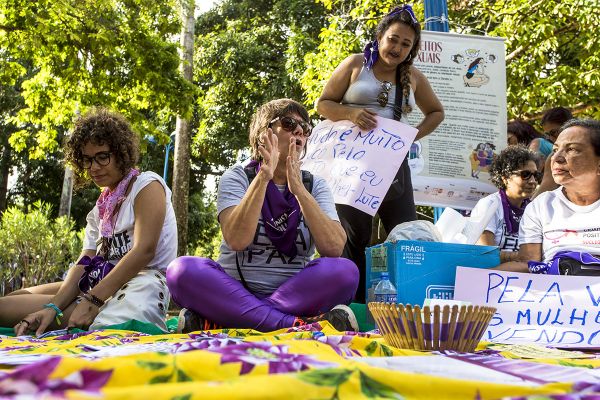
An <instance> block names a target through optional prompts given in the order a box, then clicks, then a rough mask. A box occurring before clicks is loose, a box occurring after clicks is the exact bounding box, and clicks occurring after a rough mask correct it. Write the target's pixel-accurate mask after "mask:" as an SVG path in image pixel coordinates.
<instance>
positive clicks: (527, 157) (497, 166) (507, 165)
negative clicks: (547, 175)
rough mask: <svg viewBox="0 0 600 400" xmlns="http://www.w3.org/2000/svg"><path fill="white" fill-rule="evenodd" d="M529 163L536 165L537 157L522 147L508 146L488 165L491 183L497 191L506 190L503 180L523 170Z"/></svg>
mask: <svg viewBox="0 0 600 400" xmlns="http://www.w3.org/2000/svg"><path fill="white" fill-rule="evenodd" d="M529 161H533V162H534V163H537V156H536V155H535V153H534V152H533V151H531V150H529V149H528V148H526V147H524V146H508V147H507V148H506V149H504V150H502V151H501V152H500V154H498V155H496V156H494V158H493V160H492V165H490V178H491V180H492V183H493V184H494V185H495V186H496V187H497V188H498V189H502V190H504V189H506V183H504V179H508V178H509V177H510V176H511V174H512V173H513V172H515V171H518V170H519V169H521V168H523V167H524V166H525V164H527V163H528V162H529ZM536 165H537V164H536Z"/></svg>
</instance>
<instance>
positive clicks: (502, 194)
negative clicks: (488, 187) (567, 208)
mask: <svg viewBox="0 0 600 400" xmlns="http://www.w3.org/2000/svg"><path fill="white" fill-rule="evenodd" d="M490 177H491V180H492V182H493V183H494V185H496V187H497V188H498V189H499V191H498V192H496V193H492V194H490V195H489V196H487V197H484V198H483V199H481V200H479V202H477V204H476V205H475V208H473V211H472V212H471V216H472V217H473V218H477V217H479V216H480V215H483V214H485V213H487V211H488V210H489V209H490V208H495V209H496V212H495V213H494V215H493V216H492V219H491V220H490V221H489V222H488V224H487V226H486V227H485V230H484V232H483V233H482V234H481V237H480V238H479V241H478V242H477V244H480V245H485V246H499V247H500V261H502V262H507V261H512V260H516V259H517V256H518V250H519V222H520V221H521V217H522V216H523V211H524V210H525V206H527V204H529V201H530V200H529V198H530V197H531V195H532V194H533V192H534V191H535V188H536V187H537V185H538V182H539V180H540V178H541V173H539V172H538V170H537V165H536V155H535V154H534V153H533V152H532V151H530V150H528V149H527V148H525V147H521V146H509V147H508V148H506V149H505V150H503V151H502V152H500V154H499V155H498V156H496V157H494V159H493V160H492V165H491V166H490Z"/></svg>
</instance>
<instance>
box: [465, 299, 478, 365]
mask: <svg viewBox="0 0 600 400" xmlns="http://www.w3.org/2000/svg"><path fill="white" fill-rule="evenodd" d="M482 314H483V308H482V307H480V306H475V307H473V314H472V315H471V319H470V321H469V327H468V329H467V332H466V334H465V345H464V348H463V351H466V352H468V353H472V352H473V349H474V346H476V345H477V344H476V343H473V342H474V340H473V337H474V335H475V333H476V332H477V331H478V330H479V326H480V325H481V316H482Z"/></svg>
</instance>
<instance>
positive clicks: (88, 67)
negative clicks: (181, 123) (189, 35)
mask: <svg viewBox="0 0 600 400" xmlns="http://www.w3.org/2000/svg"><path fill="white" fill-rule="evenodd" d="M175 10H176V8H175V0H169V1H160V2H155V1H150V0H132V1H126V2H120V1H115V0H94V1H91V0H58V1H55V0H41V1H35V2H29V1H25V0H15V1H7V0H4V1H2V2H0V49H2V52H3V53H5V54H7V55H8V57H4V58H3V59H2V60H1V61H0V62H1V63H2V65H1V66H0V70H1V71H3V72H2V73H1V74H2V75H8V77H9V78H10V79H12V80H16V79H18V78H20V77H22V76H25V75H27V74H28V71H31V70H30V69H28V67H27V66H28V65H31V66H33V71H34V73H33V75H32V76H30V77H27V79H25V80H24V81H23V83H22V85H21V92H20V95H21V96H22V97H23V99H24V103H25V107H23V108H21V109H20V110H19V111H18V112H17V113H16V115H15V116H14V117H13V118H12V119H11V120H12V122H13V123H14V124H15V125H17V126H18V127H19V130H18V131H17V132H15V133H13V134H12V135H11V138H10V142H11V145H12V146H13V147H14V148H15V149H16V150H17V151H20V150H23V149H25V148H27V149H28V151H29V153H30V155H31V156H32V157H33V158H42V157H44V156H45V154H46V152H48V151H54V150H56V149H57V147H58V142H57V137H58V134H59V132H60V131H61V128H62V129H68V128H69V127H70V126H71V124H72V120H73V118H74V115H75V111H76V110H80V111H82V112H84V111H85V110H86V109H87V108H88V107H90V106H95V105H102V106H108V107H110V108H113V109H116V110H118V111H121V112H123V113H124V114H125V115H126V116H127V117H128V118H129V119H130V120H131V121H132V123H133V125H134V127H135V128H136V130H137V131H139V132H140V133H141V134H142V135H146V134H152V135H154V136H155V137H158V138H160V140H162V141H163V142H164V141H166V140H167V139H166V135H165V132H170V131H171V130H172V129H171V126H170V125H172V123H173V116H174V115H175V114H179V115H188V114H189V111H190V105H191V103H192V96H193V86H192V85H191V84H189V83H188V82H186V81H185V80H184V79H183V78H182V77H181V74H180V73H179V71H178V69H177V68H178V64H179V57H178V55H177V44H176V43H174V42H173V40H172V37H173V35H175V34H177V33H178V31H179V26H180V21H179V19H178V14H177V13H176V12H175ZM5 71H9V72H5ZM31 138H33V141H34V145H33V146H31V145H30V143H29V142H30V139H31Z"/></svg>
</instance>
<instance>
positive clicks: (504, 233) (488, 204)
mask: <svg viewBox="0 0 600 400" xmlns="http://www.w3.org/2000/svg"><path fill="white" fill-rule="evenodd" d="M490 208H495V210H496V211H495V212H494V215H492V218H491V219H490V222H488V224H487V225H486V227H485V228H484V230H486V231H489V232H492V233H493V234H494V240H495V244H496V246H498V247H500V250H501V251H518V250H519V233H518V232H517V233H515V234H511V233H510V232H508V230H507V229H506V222H505V221H504V208H502V199H501V198H500V193H499V192H496V193H492V194H490V195H488V196H486V197H484V198H482V199H481V200H479V201H478V202H477V204H476V205H475V207H474V208H473V211H471V217H472V218H477V216H479V215H485V214H486V213H487V211H488V210H489V209H490Z"/></svg>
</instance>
